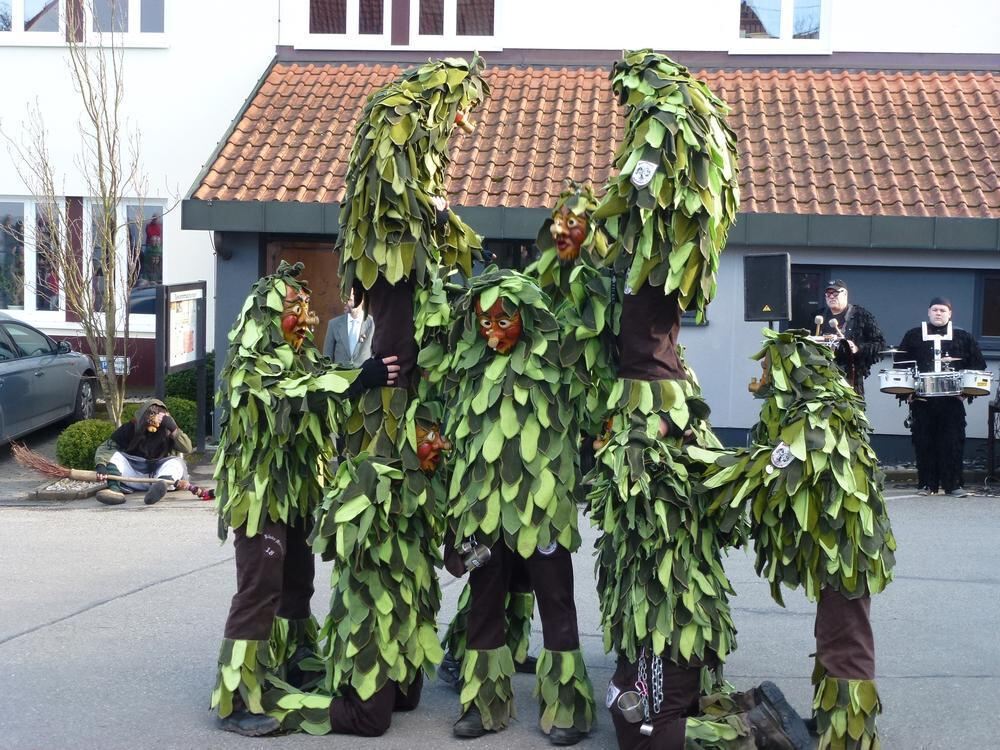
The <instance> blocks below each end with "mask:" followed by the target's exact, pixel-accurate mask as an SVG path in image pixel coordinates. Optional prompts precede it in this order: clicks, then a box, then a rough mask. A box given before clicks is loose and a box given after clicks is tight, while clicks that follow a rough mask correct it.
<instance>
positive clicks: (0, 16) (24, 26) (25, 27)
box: [0, 0, 166, 45]
mask: <svg viewBox="0 0 1000 750" xmlns="http://www.w3.org/2000/svg"><path fill="white" fill-rule="evenodd" d="M165 2H166V0H0V41H3V40H6V41H8V43H13V44H17V43H18V41H17V39H18V38H20V39H21V42H22V43H41V44H49V45H51V44H58V43H62V42H64V41H65V40H66V39H67V38H70V37H72V38H75V39H76V40H78V41H83V39H84V32H85V30H87V31H89V32H90V33H92V34H105V33H115V34H122V35H126V36H135V35H139V34H146V35H148V34H162V33H163V31H164V5H165ZM68 27H69V28H68ZM3 32H9V36H7V35H6V34H4V33H3ZM45 40H48V41H45Z"/></svg>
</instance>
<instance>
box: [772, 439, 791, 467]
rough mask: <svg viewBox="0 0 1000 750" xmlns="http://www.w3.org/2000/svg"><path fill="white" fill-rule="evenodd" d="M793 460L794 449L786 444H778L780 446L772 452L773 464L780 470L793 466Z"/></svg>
mask: <svg viewBox="0 0 1000 750" xmlns="http://www.w3.org/2000/svg"><path fill="white" fill-rule="evenodd" d="M793 460H795V456H793V455H792V449H791V448H789V447H788V445H787V444H785V443H784V442H781V443H778V446H777V447H776V448H775V449H774V450H773V451H771V463H772V464H774V465H775V466H776V467H777V468H779V469H784V468H785V467H786V466H789V465H791V463H792V461H793Z"/></svg>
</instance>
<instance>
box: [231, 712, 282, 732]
mask: <svg viewBox="0 0 1000 750" xmlns="http://www.w3.org/2000/svg"><path fill="white" fill-rule="evenodd" d="M218 725H219V729H221V730H223V731H225V732H235V733H236V734H242V735H243V736H244V737H264V736H265V735H268V734H274V733H275V732H277V731H278V730H279V729H280V728H281V723H280V722H279V721H278V720H277V719H275V718H274V717H272V716H267V715H265V714H252V713H250V712H249V711H246V710H244V709H241V710H239V711H233V712H232V713H231V714H229V716H227V717H225V718H224V719H223V718H220V719H219V720H218Z"/></svg>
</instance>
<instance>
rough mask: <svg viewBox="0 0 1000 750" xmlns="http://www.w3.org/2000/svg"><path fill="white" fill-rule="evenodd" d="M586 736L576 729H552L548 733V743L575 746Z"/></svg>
mask: <svg viewBox="0 0 1000 750" xmlns="http://www.w3.org/2000/svg"><path fill="white" fill-rule="evenodd" d="M586 736H587V733H586V732H581V731H580V730H579V729H577V728H576V727H565V728H564V727H552V731H551V732H549V742H550V743H552V744H553V745H562V746H566V745H575V744H576V743H577V742H579V741H580V740H582V739H584V738H585V737H586Z"/></svg>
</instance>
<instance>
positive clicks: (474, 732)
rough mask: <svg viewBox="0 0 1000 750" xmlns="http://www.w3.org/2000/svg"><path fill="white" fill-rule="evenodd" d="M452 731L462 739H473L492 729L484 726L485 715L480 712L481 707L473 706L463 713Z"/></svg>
mask: <svg viewBox="0 0 1000 750" xmlns="http://www.w3.org/2000/svg"><path fill="white" fill-rule="evenodd" d="M451 731H452V734H454V735H455V736H456V737H460V738H461V739H472V738H475V737H482V736H483V735H484V734H486V733H487V732H489V731H490V730H488V729H487V728H486V727H484V726H483V717H482V715H481V714H480V713H479V709H478V708H476V707H475V706H473V707H472V708H470V709H469V710H468V711H466V712H465V713H464V714H462V718H461V719H459V720H458V721H456V722H455V726H454V727H452V730H451Z"/></svg>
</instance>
